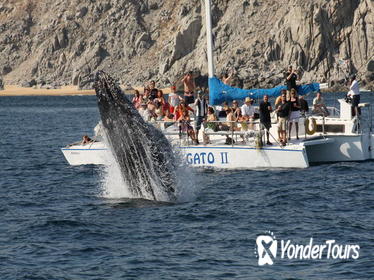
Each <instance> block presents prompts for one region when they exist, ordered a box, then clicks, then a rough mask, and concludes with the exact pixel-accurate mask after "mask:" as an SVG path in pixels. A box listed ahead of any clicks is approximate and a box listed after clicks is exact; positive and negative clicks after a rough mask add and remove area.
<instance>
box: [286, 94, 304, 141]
mask: <svg viewBox="0 0 374 280" xmlns="http://www.w3.org/2000/svg"><path fill="white" fill-rule="evenodd" d="M289 102H290V105H291V112H290V119H289V121H288V124H289V127H288V140H291V131H292V123H295V128H296V139H297V140H299V119H300V109H301V106H300V102H299V98H298V97H297V94H296V90H295V89H294V88H293V89H291V97H290V101H289Z"/></svg>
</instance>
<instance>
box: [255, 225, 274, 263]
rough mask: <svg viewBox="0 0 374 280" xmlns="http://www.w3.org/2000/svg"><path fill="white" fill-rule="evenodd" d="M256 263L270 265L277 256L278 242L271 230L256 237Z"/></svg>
mask: <svg viewBox="0 0 374 280" xmlns="http://www.w3.org/2000/svg"><path fill="white" fill-rule="evenodd" d="M256 245H257V257H258V265H260V266H262V265H266V264H268V265H272V264H274V259H275V258H276V257H277V248H278V242H277V240H276V239H275V236H274V235H273V233H272V232H269V234H264V235H259V236H258V237H257V239H256Z"/></svg>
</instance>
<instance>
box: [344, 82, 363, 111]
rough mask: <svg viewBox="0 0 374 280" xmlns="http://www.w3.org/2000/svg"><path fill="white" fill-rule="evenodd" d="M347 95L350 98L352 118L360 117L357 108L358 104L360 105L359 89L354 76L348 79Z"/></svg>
mask: <svg viewBox="0 0 374 280" xmlns="http://www.w3.org/2000/svg"><path fill="white" fill-rule="evenodd" d="M347 95H348V96H349V97H351V98H352V115H353V117H355V116H356V117H358V116H359V115H360V111H359V108H358V104H359V103H360V88H359V85H358V82H357V80H356V75H352V76H351V77H350V87H349V92H348V94H347Z"/></svg>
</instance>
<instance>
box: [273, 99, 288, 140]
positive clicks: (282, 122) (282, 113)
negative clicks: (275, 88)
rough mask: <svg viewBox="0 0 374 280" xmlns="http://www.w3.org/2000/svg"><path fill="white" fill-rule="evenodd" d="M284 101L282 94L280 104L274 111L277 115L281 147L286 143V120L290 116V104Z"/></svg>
mask: <svg viewBox="0 0 374 280" xmlns="http://www.w3.org/2000/svg"><path fill="white" fill-rule="evenodd" d="M286 99H287V96H286V94H282V97H281V103H280V104H279V105H278V107H277V109H275V112H276V113H277V115H278V131H279V135H280V139H279V140H280V142H281V144H282V145H283V146H285V145H286V143H287V119H288V116H289V114H290V104H289V102H287V100H286Z"/></svg>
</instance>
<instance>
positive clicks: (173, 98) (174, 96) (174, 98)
mask: <svg viewBox="0 0 374 280" xmlns="http://www.w3.org/2000/svg"><path fill="white" fill-rule="evenodd" d="M182 100H183V98H182V97H180V96H179V95H178V93H176V87H175V86H172V87H171V92H170V94H169V96H168V103H169V104H170V112H171V113H174V110H175V108H176V107H178V105H179V103H180V102H181V101H182Z"/></svg>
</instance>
